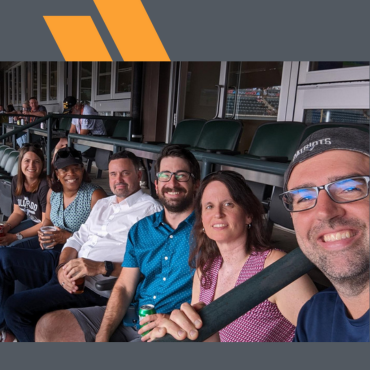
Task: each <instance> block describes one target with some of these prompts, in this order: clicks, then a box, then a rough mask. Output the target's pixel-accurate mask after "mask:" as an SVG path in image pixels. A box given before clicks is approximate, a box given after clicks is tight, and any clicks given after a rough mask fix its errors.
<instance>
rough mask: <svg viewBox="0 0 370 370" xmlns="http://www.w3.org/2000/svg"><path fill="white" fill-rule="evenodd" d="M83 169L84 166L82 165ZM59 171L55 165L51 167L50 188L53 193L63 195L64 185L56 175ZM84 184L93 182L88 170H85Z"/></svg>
mask: <svg viewBox="0 0 370 370" xmlns="http://www.w3.org/2000/svg"><path fill="white" fill-rule="evenodd" d="M81 167H83V164H81ZM56 171H57V169H56V168H55V167H54V165H53V164H52V165H51V175H50V176H49V177H48V182H49V187H50V188H51V190H52V191H54V192H56V193H61V192H62V191H63V185H62V184H61V182H60V181H59V180H58V178H57V175H56ZM82 182H91V179H90V176H89V174H88V173H87V171H86V169H85V168H84V173H83V176H82Z"/></svg>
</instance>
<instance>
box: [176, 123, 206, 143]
mask: <svg viewBox="0 0 370 370" xmlns="http://www.w3.org/2000/svg"><path fill="white" fill-rule="evenodd" d="M205 123H206V120H205V119H185V120H183V121H180V122H179V123H178V124H177V126H176V129H175V132H174V133H173V135H172V139H171V144H182V145H189V146H195V145H196V143H197V142H198V140H199V135H200V133H201V131H202V128H203V126H204V124H205Z"/></svg>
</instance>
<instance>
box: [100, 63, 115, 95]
mask: <svg viewBox="0 0 370 370" xmlns="http://www.w3.org/2000/svg"><path fill="white" fill-rule="evenodd" d="M111 70H112V63H110V62H100V63H98V92H97V95H107V94H110V87H111V74H112V72H111Z"/></svg>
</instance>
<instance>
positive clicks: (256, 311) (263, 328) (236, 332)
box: [199, 251, 295, 342]
mask: <svg viewBox="0 0 370 370" xmlns="http://www.w3.org/2000/svg"><path fill="white" fill-rule="evenodd" d="M269 252H270V251H265V252H262V253H260V252H252V254H251V255H250V256H249V258H248V260H247V261H246V262H245V264H244V266H243V268H242V270H241V271H240V274H239V277H238V279H237V281H236V284H235V286H238V285H240V284H241V283H243V282H244V281H245V280H247V279H249V278H250V277H252V276H253V275H255V274H257V273H258V272H260V271H261V270H263V267H264V263H265V259H266V257H267V255H268V254H269ZM221 264H222V257H221V256H220V257H217V258H216V259H215V260H214V261H213V264H212V266H211V268H210V270H209V271H208V273H209V274H210V275H209V276H210V279H211V282H212V283H211V287H210V289H204V288H203V287H202V286H201V287H200V297H199V298H200V299H199V301H200V302H204V303H205V304H207V305H208V304H210V303H211V302H212V301H213V297H214V294H215V289H216V283H217V276H218V272H219V270H220V268H221ZM294 330H295V326H294V325H292V324H291V323H290V321H288V320H287V319H286V318H285V317H284V316H283V315H282V314H281V313H280V311H279V309H278V308H277V306H276V304H274V303H271V302H270V301H269V300H265V301H263V302H262V303H260V304H259V305H257V306H256V307H254V308H253V309H252V310H250V311H249V312H247V313H246V314H244V315H243V316H241V317H239V318H238V319H237V320H235V321H233V322H232V323H231V324H229V325H228V326H226V327H225V328H223V329H222V330H220V332H219V334H220V340H221V342H291V341H292V339H293V336H294Z"/></svg>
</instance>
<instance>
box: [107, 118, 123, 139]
mask: <svg viewBox="0 0 370 370" xmlns="http://www.w3.org/2000/svg"><path fill="white" fill-rule="evenodd" d="M117 122H119V121H116V120H113V119H107V120H105V121H104V127H105V132H106V133H107V136H112V135H113V133H114V129H115V128H116V126H117Z"/></svg>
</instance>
